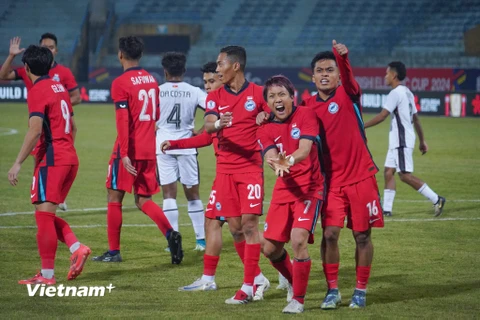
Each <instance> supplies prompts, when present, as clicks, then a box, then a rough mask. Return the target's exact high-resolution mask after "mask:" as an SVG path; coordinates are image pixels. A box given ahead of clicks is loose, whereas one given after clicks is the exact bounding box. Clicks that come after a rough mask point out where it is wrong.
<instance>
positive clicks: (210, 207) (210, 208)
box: [205, 179, 221, 220]
mask: <svg viewBox="0 0 480 320" xmlns="http://www.w3.org/2000/svg"><path fill="white" fill-rule="evenodd" d="M215 181H216V179H215V180H213V184H212V191H211V192H210V198H209V200H208V203H207V208H206V209H205V217H206V218H209V219H219V220H220V219H221V217H217V211H216V210H215V199H216V197H215V194H216V192H217V189H216V187H215Z"/></svg>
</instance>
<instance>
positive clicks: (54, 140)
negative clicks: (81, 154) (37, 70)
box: [27, 76, 78, 166]
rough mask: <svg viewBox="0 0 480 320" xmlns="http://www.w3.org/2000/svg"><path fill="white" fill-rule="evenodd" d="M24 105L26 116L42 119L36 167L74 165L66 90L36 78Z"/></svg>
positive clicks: (70, 115) (68, 98) (75, 154)
mask: <svg viewBox="0 0 480 320" xmlns="http://www.w3.org/2000/svg"><path fill="white" fill-rule="evenodd" d="M27 104H28V112H29V114H30V117H33V116H38V117H41V118H43V130H42V135H41V136H40V141H39V143H38V144H37V148H38V149H37V150H38V151H37V153H36V156H35V161H36V165H39V166H63V165H78V157H77V152H76V151H75V147H74V146H73V136H72V116H73V109H72V105H71V103H70V95H69V94H68V91H67V89H66V88H65V87H64V86H63V85H62V84H61V83H58V82H56V81H53V80H52V79H50V78H49V77H48V76H44V77H40V78H38V80H36V81H35V84H34V85H33V87H32V89H31V90H30V92H29V93H28V98H27Z"/></svg>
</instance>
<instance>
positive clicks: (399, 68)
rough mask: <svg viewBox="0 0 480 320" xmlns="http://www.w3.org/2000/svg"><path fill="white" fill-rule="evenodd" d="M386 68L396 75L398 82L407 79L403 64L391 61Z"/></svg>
mask: <svg viewBox="0 0 480 320" xmlns="http://www.w3.org/2000/svg"><path fill="white" fill-rule="evenodd" d="M388 67H389V68H390V70H393V71H395V72H396V73H397V78H398V80H400V81H403V80H404V79H405V78H406V77H407V68H406V67H405V64H403V62H401V61H392V62H390V63H389V64H388Z"/></svg>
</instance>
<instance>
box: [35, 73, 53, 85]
mask: <svg viewBox="0 0 480 320" xmlns="http://www.w3.org/2000/svg"><path fill="white" fill-rule="evenodd" d="M45 79H50V77H49V76H48V75H46V76H41V77H40V78H38V79H37V80H35V82H34V83H33V84H34V85H35V84H36V83H37V82H40V81H42V80H45Z"/></svg>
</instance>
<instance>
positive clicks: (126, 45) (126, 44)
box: [118, 36, 143, 60]
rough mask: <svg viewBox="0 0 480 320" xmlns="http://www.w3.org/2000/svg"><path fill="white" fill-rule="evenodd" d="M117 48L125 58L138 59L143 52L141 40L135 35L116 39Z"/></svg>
mask: <svg viewBox="0 0 480 320" xmlns="http://www.w3.org/2000/svg"><path fill="white" fill-rule="evenodd" d="M118 49H119V50H120V51H121V52H122V53H123V55H124V56H125V59H127V60H140V58H141V57H142V54H143V41H142V39H140V38H138V37H135V36H128V37H121V38H120V39H118Z"/></svg>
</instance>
